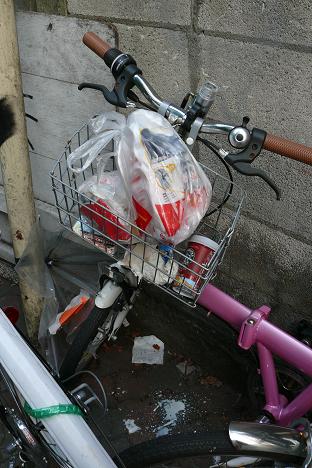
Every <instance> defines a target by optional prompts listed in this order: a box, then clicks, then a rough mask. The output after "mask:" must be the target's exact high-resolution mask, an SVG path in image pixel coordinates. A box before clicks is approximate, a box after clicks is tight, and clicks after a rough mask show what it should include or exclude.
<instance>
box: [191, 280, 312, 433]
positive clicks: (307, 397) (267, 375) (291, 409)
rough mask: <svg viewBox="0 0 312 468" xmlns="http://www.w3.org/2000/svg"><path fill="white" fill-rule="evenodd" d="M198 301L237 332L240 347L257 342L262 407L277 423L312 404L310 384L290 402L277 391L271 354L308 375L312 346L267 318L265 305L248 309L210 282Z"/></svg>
mask: <svg viewBox="0 0 312 468" xmlns="http://www.w3.org/2000/svg"><path fill="white" fill-rule="evenodd" d="M198 304H200V305H201V306H202V307H204V308H205V309H207V310H208V311H210V312H212V313H213V314H215V315H217V316H218V317H220V318H221V319H222V320H224V321H225V322H227V323H228V324H229V325H231V326H232V327H233V328H235V329H236V330H237V331H238V332H239V338H238V345H239V346H240V347H241V348H243V349H249V348H250V347H251V346H252V345H256V346H257V351H258V357H259V362H260V372H261V377H262V381H263V387H264V393H265V399H266V405H265V406H264V410H265V411H267V412H268V413H270V414H271V415H272V416H273V418H274V420H275V422H276V423H277V424H280V425H282V426H287V425H289V424H290V423H291V422H292V421H293V420H295V419H298V418H300V417H302V416H303V415H304V414H305V413H307V412H308V411H309V410H310V409H311V408H312V384H310V385H309V386H308V387H306V388H305V389H304V390H303V391H302V392H301V393H300V394H299V395H297V396H296V398H294V400H292V401H291V402H288V401H287V399H286V397H285V396H284V395H281V394H279V391H278V385H277V378H276V371H275V366H274V361H273V354H275V355H277V356H279V357H281V358H282V359H283V360H284V361H286V362H288V363H289V364H291V365H292V366H293V367H295V368H296V369H298V370H300V371H301V372H303V373H304V374H306V375H308V376H309V377H312V349H310V348H309V347H308V346H306V345H304V344H303V343H301V342H300V341H298V340H296V339H295V338H293V337H292V336H290V335H288V334H287V333H286V332H284V331H282V330H280V329H279V328H278V327H276V326H274V325H272V324H271V323H269V322H267V320H266V319H267V318H268V316H269V313H270V308H269V307H267V306H262V307H260V308H259V309H256V310H251V309H249V308H248V307H246V306H245V305H243V304H241V303H240V302H238V301H236V300H235V299H233V298H232V297H230V296H228V295H227V294H225V293H224V292H222V291H220V290H219V289H217V288H216V287H215V286H213V285H211V284H208V285H207V286H206V288H205V289H204V290H203V292H202V294H201V295H200V297H199V300H198Z"/></svg>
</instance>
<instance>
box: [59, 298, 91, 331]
mask: <svg viewBox="0 0 312 468" xmlns="http://www.w3.org/2000/svg"><path fill="white" fill-rule="evenodd" d="M88 301H89V298H88V297H87V296H82V297H81V298H80V303H79V304H77V305H75V306H73V307H70V308H69V309H66V310H64V312H62V313H61V314H60V318H59V324H60V326H61V327H62V326H63V325H65V323H66V322H68V320H70V319H71V318H72V317H73V316H74V315H76V314H78V312H80V311H81V309H83V307H84V306H85V305H86V304H87V302H88Z"/></svg>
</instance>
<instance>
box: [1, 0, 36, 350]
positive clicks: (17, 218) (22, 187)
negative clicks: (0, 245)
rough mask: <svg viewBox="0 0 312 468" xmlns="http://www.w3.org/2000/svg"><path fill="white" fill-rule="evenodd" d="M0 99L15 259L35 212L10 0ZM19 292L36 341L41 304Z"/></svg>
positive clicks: (4, 10)
mask: <svg viewBox="0 0 312 468" xmlns="http://www.w3.org/2000/svg"><path fill="white" fill-rule="evenodd" d="M0 97H6V98H7V99H8V101H9V103H10V104H11V106H12V109H13V111H14V116H15V123H16V130H15V133H14V135H13V136H12V137H11V138H9V139H8V140H7V141H6V142H5V143H4V145H3V146H2V147H1V149H0V160H1V168H2V175H3V185H4V190H5V197H6V202H7V209H8V217H9V223H10V228H11V234H12V239H13V248H14V253H15V257H16V259H19V257H20V256H21V254H22V252H23V250H24V248H25V246H26V244H27V240H28V237H29V233H30V230H31V227H32V225H33V224H34V223H35V221H36V212H35V204H34V196H33V189H32V179H31V166H30V159H29V152H28V142H27V134H26V124H25V113H24V100H23V93H22V83H21V72H20V63H19V51H18V45H17V34H16V24H15V12H14V2H13V0H0ZM20 290H21V296H22V302H23V307H24V312H25V317H26V325H27V330H28V334H29V337H30V339H32V340H33V341H36V337H37V331H38V324H39V317H40V312H41V308H42V301H41V299H40V298H38V297H37V296H36V295H35V294H34V291H32V290H31V289H30V287H29V286H28V285H27V284H25V282H23V281H21V282H20Z"/></svg>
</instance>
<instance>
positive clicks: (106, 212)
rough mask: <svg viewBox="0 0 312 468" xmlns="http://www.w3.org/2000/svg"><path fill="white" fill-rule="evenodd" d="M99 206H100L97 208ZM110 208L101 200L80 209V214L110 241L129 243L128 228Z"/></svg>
mask: <svg viewBox="0 0 312 468" xmlns="http://www.w3.org/2000/svg"><path fill="white" fill-rule="evenodd" d="M99 205H101V206H99ZM110 210H111V208H110V206H109V205H108V204H107V203H106V202H105V201H104V200H102V199H99V200H97V201H96V203H88V204H85V205H83V206H82V207H81V213H82V214H83V215H84V216H86V217H87V218H88V219H90V221H91V222H90V225H91V227H92V222H93V223H94V224H95V226H94V225H93V226H94V227H95V228H97V229H98V230H99V231H101V232H102V233H103V234H105V235H106V236H107V237H109V238H110V239H112V240H115V241H119V242H129V241H130V238H131V234H130V232H129V231H130V226H129V225H128V224H127V223H126V222H124V221H123V220H122V219H121V218H120V217H119V216H117V215H115V214H113V213H112V212H111V211H110Z"/></svg>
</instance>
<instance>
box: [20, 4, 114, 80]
mask: <svg viewBox="0 0 312 468" xmlns="http://www.w3.org/2000/svg"><path fill="white" fill-rule="evenodd" d="M87 31H93V32H95V33H97V34H99V36H100V37H102V38H103V39H104V40H105V41H107V42H109V43H110V44H112V45H114V44H115V35H114V32H113V30H112V29H111V28H110V27H109V26H108V25H107V24H103V23H99V22H98V21H91V20H85V19H79V18H70V17H64V16H56V15H43V14H40V13H26V12H25V13H23V12H20V13H18V14H17V32H18V40H19V49H20V56H21V68H22V71H23V72H25V73H29V74H32V75H39V76H44V77H46V78H53V79H56V80H61V81H68V82H70V83H81V82H82V81H89V82H93V83H106V84H107V86H111V85H112V83H113V78H112V75H111V73H110V71H109V69H108V68H107V66H106V65H105V63H104V62H103V61H102V60H101V59H100V58H99V57H98V56H97V55H95V54H94V53H93V52H91V50H89V49H88V48H87V47H86V46H85V45H84V44H83V43H82V36H83V34H84V33H85V32H87Z"/></svg>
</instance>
